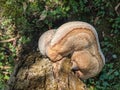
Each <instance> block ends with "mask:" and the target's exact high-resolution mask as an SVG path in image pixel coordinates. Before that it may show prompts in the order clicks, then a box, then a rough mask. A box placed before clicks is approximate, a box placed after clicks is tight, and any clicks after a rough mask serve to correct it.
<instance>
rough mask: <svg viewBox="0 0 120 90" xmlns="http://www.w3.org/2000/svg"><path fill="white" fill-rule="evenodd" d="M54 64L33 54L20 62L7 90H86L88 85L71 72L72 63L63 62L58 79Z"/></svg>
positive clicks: (35, 53) (36, 53)
mask: <svg viewBox="0 0 120 90" xmlns="http://www.w3.org/2000/svg"><path fill="white" fill-rule="evenodd" d="M52 64H53V63H52V62H51V61H50V60H49V59H48V58H42V57H41V56H40V54H39V53H38V52H32V53H30V54H28V55H27V56H25V57H24V58H22V59H21V60H19V62H18V63H17V64H16V66H15V68H14V72H13V73H12V74H11V77H10V80H9V82H8V86H7V89H6V90H86V85H85V84H84V83H83V82H82V81H81V80H80V79H79V78H78V77H77V76H75V75H74V73H73V72H72V71H71V68H70V67H71V62H70V60H69V59H66V60H64V61H63V62H62V66H61V68H60V71H59V72H58V76H59V77H58V78H59V80H58V79H56V78H55V76H54V73H53V66H52Z"/></svg>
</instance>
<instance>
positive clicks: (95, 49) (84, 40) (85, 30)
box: [38, 21, 105, 79]
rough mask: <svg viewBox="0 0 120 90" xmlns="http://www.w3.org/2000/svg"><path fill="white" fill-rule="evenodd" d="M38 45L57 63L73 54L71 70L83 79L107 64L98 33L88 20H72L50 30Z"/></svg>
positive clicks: (93, 74)
mask: <svg viewBox="0 0 120 90" xmlns="http://www.w3.org/2000/svg"><path fill="white" fill-rule="evenodd" d="M38 45H39V50H40V52H41V53H42V54H43V55H46V56H47V57H49V58H50V60H51V61H52V62H54V63H56V64H57V62H59V61H60V62H62V60H63V58H65V57H68V56H71V57H70V58H71V63H72V64H73V65H72V67H71V70H73V71H74V72H75V73H76V74H77V75H78V77H80V78H81V79H88V78H90V77H94V76H96V75H97V74H98V73H99V72H100V71H101V70H102V68H103V66H104V64H105V58H104V55H103V53H102V51H101V48H100V44H99V39H98V34H97V32H96V30H95V28H94V27H93V26H92V25H90V24H88V23H86V22H81V21H72V22H68V23H65V24H63V25H61V26H60V27H59V28H58V29H57V30H56V31H55V30H49V31H47V32H45V33H44V34H43V35H42V36H41V37H40V39H39V42H38ZM58 70H59V69H58Z"/></svg>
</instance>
